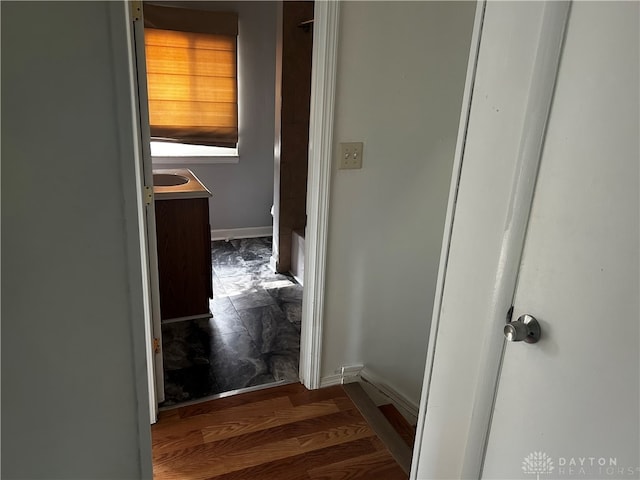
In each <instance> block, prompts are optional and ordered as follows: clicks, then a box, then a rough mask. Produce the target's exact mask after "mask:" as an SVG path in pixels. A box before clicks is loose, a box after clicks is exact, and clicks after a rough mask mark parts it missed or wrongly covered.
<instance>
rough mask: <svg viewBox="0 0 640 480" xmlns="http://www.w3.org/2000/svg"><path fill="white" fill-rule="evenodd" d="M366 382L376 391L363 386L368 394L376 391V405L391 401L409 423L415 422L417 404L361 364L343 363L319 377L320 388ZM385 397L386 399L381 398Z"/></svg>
mask: <svg viewBox="0 0 640 480" xmlns="http://www.w3.org/2000/svg"><path fill="white" fill-rule="evenodd" d="M360 380H362V381H364V382H366V384H368V385H367V387H368V386H371V387H373V389H375V390H377V392H371V391H370V389H369V388H365V390H367V392H368V393H369V394H370V396H371V394H372V393H374V394H375V393H377V395H375V396H376V397H377V399H374V400H375V402H374V403H376V405H382V404H384V403H389V402H391V403H392V404H393V405H394V406H395V407H396V408H397V409H398V411H399V412H400V413H401V414H402V415H403V416H404V417H405V418H406V419H407V420H408V421H409V423H411V424H412V425H415V424H416V421H417V419H418V411H419V408H418V405H417V404H415V403H413V402H412V401H410V400H408V399H407V398H406V397H405V396H404V395H402V394H400V393H398V392H396V391H395V390H394V389H393V388H391V387H390V386H389V385H387V384H386V383H385V381H384V380H383V379H382V377H380V376H379V375H377V374H375V373H373V372H372V371H371V370H369V369H368V368H366V367H364V366H363V365H345V366H343V367H342V368H341V369H339V370H337V371H336V373H335V374H334V375H327V376H325V377H322V378H321V379H320V388H324V387H331V386H334V385H340V384H343V383H351V382H357V381H360ZM383 398H386V401H385V400H384V399H383Z"/></svg>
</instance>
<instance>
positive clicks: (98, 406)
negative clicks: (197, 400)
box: [2, 2, 151, 479]
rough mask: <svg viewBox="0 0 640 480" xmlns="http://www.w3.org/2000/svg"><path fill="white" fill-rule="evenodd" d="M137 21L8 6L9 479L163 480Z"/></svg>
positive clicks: (87, 5)
mask: <svg viewBox="0 0 640 480" xmlns="http://www.w3.org/2000/svg"><path fill="white" fill-rule="evenodd" d="M124 12H125V10H124V6H123V4H121V3H113V2H70V3H65V2H41V3H35V2H34V3H32V2H24V3H23V2H2V474H3V478H29V479H37V478H43V479H44V478H46V479H72V478H78V479H80V478H81V479H88V478H105V479H106V478H108V479H125V478H126V479H132V478H141V477H144V478H151V460H150V434H149V420H148V418H149V417H148V407H147V406H146V405H147V401H148V399H147V397H146V377H145V362H144V351H143V349H142V348H141V347H143V345H144V340H143V324H142V321H143V304H142V293H141V287H140V258H139V254H138V256H136V252H135V248H133V247H135V246H136V245H137V231H136V228H135V227H136V225H135V221H134V222H133V224H132V223H131V222H130V220H131V219H134V220H135V218H136V207H135V178H134V176H133V168H134V163H133V162H134V159H133V154H132V153H131V152H132V151H133V149H132V145H131V138H132V137H131V135H130V134H129V135H127V130H128V131H129V132H130V131H131V124H130V123H129V125H127V123H126V119H127V115H126V114H127V107H129V111H128V113H129V115H130V102H129V99H128V98H126V97H119V96H118V94H117V89H119V88H121V87H122V85H123V74H124V80H125V81H126V74H127V67H126V65H127V51H126V49H125V48H126V44H125V43H124V37H123V36H121V35H118V36H117V38H118V39H119V41H116V42H115V43H114V44H112V40H111V35H112V33H113V32H112V31H111V27H110V19H111V21H113V22H114V23H113V24H112V26H113V27H114V29H115V30H119V32H120V33H122V31H123V29H124ZM114 38H115V37H114ZM115 72H118V74H117V76H116V75H115V74H114V73H115ZM120 93H122V92H121V91H120ZM119 106H121V107H123V108H124V109H121V110H119V109H118V107H119ZM129 120H130V117H129ZM119 122H120V125H119ZM138 248H139V247H138ZM136 272H137V275H136ZM145 412H146V413H145Z"/></svg>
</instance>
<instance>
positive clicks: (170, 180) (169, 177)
mask: <svg viewBox="0 0 640 480" xmlns="http://www.w3.org/2000/svg"><path fill="white" fill-rule="evenodd" d="M188 181H189V179H188V178H187V177H183V176H182V175H177V174H173V173H154V174H153V185H154V186H156V187H175V186H177V185H184V184H185V183H187V182H188Z"/></svg>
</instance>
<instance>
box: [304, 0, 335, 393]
mask: <svg viewBox="0 0 640 480" xmlns="http://www.w3.org/2000/svg"><path fill="white" fill-rule="evenodd" d="M339 24H340V2H320V1H316V2H315V3H314V23H313V50H312V60H311V65H312V67H311V108H310V115H309V170H308V177H307V227H306V232H305V247H306V252H305V259H304V295H303V299H302V322H301V338H300V380H301V381H302V383H303V384H304V385H305V387H307V388H308V389H310V390H314V389H317V388H320V376H321V356H322V326H323V318H324V297H325V271H326V257H327V236H328V227H329V200H330V185H331V159H332V157H333V119H334V113H333V112H334V105H335V87H336V70H337V64H338V30H339Z"/></svg>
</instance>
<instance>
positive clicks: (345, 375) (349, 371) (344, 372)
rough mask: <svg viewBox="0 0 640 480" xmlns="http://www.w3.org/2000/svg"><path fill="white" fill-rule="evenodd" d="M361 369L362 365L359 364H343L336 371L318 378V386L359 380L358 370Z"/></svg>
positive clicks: (329, 385) (322, 386)
mask: <svg viewBox="0 0 640 480" xmlns="http://www.w3.org/2000/svg"><path fill="white" fill-rule="evenodd" d="M362 369H363V366H362V365H360V364H356V365H344V366H342V367H341V368H340V370H339V371H337V372H338V373H336V374H334V375H327V376H326V377H322V378H320V388H324V387H332V386H334V385H341V384H344V383H353V382H357V381H359V380H360V372H361V371H362Z"/></svg>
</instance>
